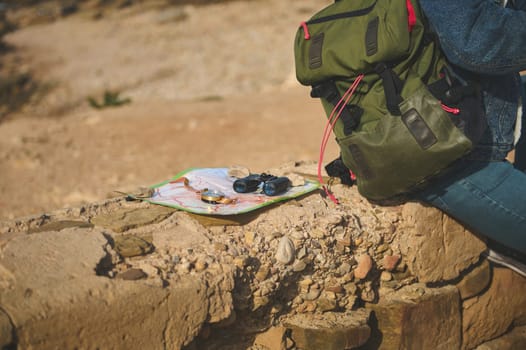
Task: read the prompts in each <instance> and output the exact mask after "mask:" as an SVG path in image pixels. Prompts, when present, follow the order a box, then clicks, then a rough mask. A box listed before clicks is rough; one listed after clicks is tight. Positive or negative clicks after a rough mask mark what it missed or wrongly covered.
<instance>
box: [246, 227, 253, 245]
mask: <svg viewBox="0 0 526 350" xmlns="http://www.w3.org/2000/svg"><path fill="white" fill-rule="evenodd" d="M254 238H255V233H254V232H252V231H247V232H245V243H246V244H247V245H249V246H251V245H253V244H254Z"/></svg>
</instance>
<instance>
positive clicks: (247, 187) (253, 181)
mask: <svg viewBox="0 0 526 350" xmlns="http://www.w3.org/2000/svg"><path fill="white" fill-rule="evenodd" d="M261 184H263V188H262V191H263V193H264V194H266V195H267V196H277V195H280V194H282V193H284V192H286V191H287V189H288V188H289V187H290V185H291V182H290V180H289V178H287V177H285V176H280V177H277V176H273V175H268V174H264V173H263V174H251V175H248V176H247V177H244V178H241V179H238V180H236V181H234V185H233V187H234V191H236V192H237V193H250V192H255V191H257V189H258V188H259V186H260V185H261Z"/></svg>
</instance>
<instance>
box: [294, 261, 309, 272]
mask: <svg viewBox="0 0 526 350" xmlns="http://www.w3.org/2000/svg"><path fill="white" fill-rule="evenodd" d="M306 267H307V264H305V262H304V261H303V260H296V261H295V262H294V264H292V270H293V271H295V272H301V271H303V270H305V268H306Z"/></svg>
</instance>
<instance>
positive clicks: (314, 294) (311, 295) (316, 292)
mask: <svg viewBox="0 0 526 350" xmlns="http://www.w3.org/2000/svg"><path fill="white" fill-rule="evenodd" d="M320 294H321V290H320V289H311V290H310V291H309V292H308V293H307V294H304V295H303V296H302V297H303V299H305V300H308V301H312V300H316V299H318V297H319V296H320Z"/></svg>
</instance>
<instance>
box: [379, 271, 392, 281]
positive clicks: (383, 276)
mask: <svg viewBox="0 0 526 350" xmlns="http://www.w3.org/2000/svg"><path fill="white" fill-rule="evenodd" d="M392 279H393V275H392V274H391V273H390V272H387V271H382V273H381V274H380V281H383V282H388V281H390V280H392Z"/></svg>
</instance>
